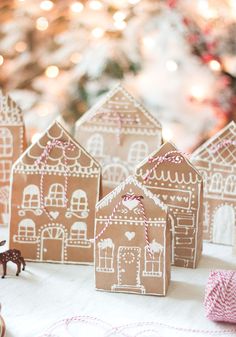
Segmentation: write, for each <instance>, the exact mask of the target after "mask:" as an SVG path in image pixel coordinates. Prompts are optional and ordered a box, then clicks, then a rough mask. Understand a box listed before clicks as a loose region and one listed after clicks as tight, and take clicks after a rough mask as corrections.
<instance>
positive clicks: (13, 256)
mask: <svg viewBox="0 0 236 337" xmlns="http://www.w3.org/2000/svg"><path fill="white" fill-rule="evenodd" d="M5 243H6V241H5V240H4V241H0V246H4V245H5ZM9 261H11V262H13V263H15V264H16V265H17V272H16V276H19V274H20V272H21V264H22V266H23V268H22V270H25V266H26V264H25V260H24V258H23V256H21V252H20V251H19V250H17V249H8V250H6V251H5V252H3V253H0V264H2V266H3V275H2V278H4V277H5V276H6V274H7V262H9Z"/></svg>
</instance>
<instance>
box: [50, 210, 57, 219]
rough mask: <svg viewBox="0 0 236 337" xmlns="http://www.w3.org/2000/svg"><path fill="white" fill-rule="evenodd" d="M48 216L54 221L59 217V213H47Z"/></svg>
mask: <svg viewBox="0 0 236 337" xmlns="http://www.w3.org/2000/svg"><path fill="white" fill-rule="evenodd" d="M49 214H50V216H51V217H52V218H53V219H56V218H57V217H58V215H59V212H58V211H51V212H49Z"/></svg>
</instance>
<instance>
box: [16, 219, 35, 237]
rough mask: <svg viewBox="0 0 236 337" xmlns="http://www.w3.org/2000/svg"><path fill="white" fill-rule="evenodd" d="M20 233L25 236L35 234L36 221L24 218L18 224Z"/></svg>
mask: <svg viewBox="0 0 236 337" xmlns="http://www.w3.org/2000/svg"><path fill="white" fill-rule="evenodd" d="M18 235H19V236H24V237H32V236H35V223H34V221H33V220H31V219H23V220H21V222H20V223H19V225H18Z"/></svg>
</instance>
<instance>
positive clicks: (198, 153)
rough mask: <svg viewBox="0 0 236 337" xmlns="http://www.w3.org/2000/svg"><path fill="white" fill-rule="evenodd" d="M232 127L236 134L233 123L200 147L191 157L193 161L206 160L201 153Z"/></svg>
mask: <svg viewBox="0 0 236 337" xmlns="http://www.w3.org/2000/svg"><path fill="white" fill-rule="evenodd" d="M231 127H233V128H234V129H235V132H236V123H235V122H234V121H231V122H230V123H228V124H227V125H226V126H225V127H224V128H223V129H220V130H219V131H218V132H217V133H216V134H215V135H214V136H212V137H211V138H209V139H208V140H207V141H205V143H203V144H202V145H200V146H199V147H198V148H197V149H196V150H195V151H194V152H193V153H192V155H191V159H193V160H194V159H198V160H199V159H201V160H205V158H204V157H201V152H202V151H204V150H205V149H206V148H207V147H208V146H209V145H211V144H212V143H213V142H214V141H215V140H216V139H217V138H218V137H220V136H221V135H222V134H223V133H224V132H225V131H227V130H229V129H230V128H231Z"/></svg>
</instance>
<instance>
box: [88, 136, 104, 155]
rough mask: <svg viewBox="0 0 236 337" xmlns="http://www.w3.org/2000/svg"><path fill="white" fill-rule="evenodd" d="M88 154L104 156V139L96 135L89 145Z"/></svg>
mask: <svg viewBox="0 0 236 337" xmlns="http://www.w3.org/2000/svg"><path fill="white" fill-rule="evenodd" d="M87 150H88V152H89V153H90V154H91V155H92V156H95V157H100V156H102V155H103V137H102V135H99V134H98V133H96V134H95V135H93V136H91V137H90V138H89V140H88V143H87Z"/></svg>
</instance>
